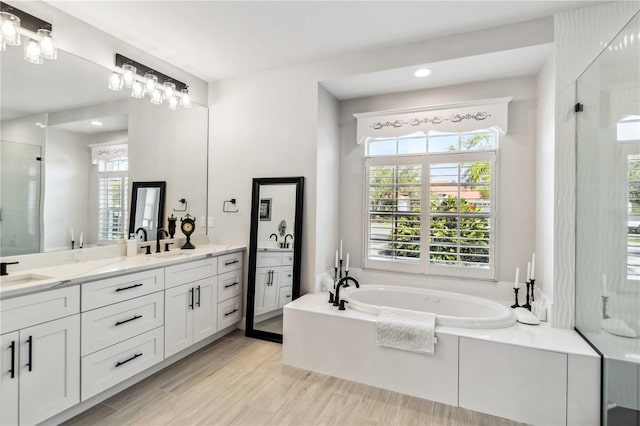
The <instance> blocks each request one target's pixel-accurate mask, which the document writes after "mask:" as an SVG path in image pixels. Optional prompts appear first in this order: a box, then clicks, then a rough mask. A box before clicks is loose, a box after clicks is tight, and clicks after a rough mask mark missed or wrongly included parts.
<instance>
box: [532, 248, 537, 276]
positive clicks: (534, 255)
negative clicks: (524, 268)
mask: <svg viewBox="0 0 640 426" xmlns="http://www.w3.org/2000/svg"><path fill="white" fill-rule="evenodd" d="M531 279H532V280H535V279H536V254H535V253H533V257H532V258H531Z"/></svg>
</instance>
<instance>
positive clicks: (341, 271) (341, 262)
mask: <svg viewBox="0 0 640 426" xmlns="http://www.w3.org/2000/svg"><path fill="white" fill-rule="evenodd" d="M339 275H340V276H339V278H340V279H342V259H340V274H339Z"/></svg>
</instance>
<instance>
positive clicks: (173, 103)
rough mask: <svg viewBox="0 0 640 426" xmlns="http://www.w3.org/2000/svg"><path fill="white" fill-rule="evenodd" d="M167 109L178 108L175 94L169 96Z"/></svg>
mask: <svg viewBox="0 0 640 426" xmlns="http://www.w3.org/2000/svg"><path fill="white" fill-rule="evenodd" d="M169 109H170V110H174V111H175V110H176V109H178V97H177V96H172V97H170V98H169Z"/></svg>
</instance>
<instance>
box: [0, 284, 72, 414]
mask: <svg viewBox="0 0 640 426" xmlns="http://www.w3.org/2000/svg"><path fill="white" fill-rule="evenodd" d="M79 301H80V289H79V288H78V286H74V287H68V288H64V289H59V290H51V291H45V292H42V293H37V294H32V295H27V296H20V297H16V298H12V299H5V300H3V301H2V305H1V306H2V307H1V308H0V310H1V311H2V312H1V314H2V318H3V319H4V318H7V319H8V320H7V321H6V323H5V322H4V321H3V325H2V331H3V332H6V333H4V334H2V336H0V340H1V344H2V346H1V348H2V351H1V352H0V365H1V366H2V371H1V375H0V408H1V409H0V424H2V425H13V424H20V425H27V424H36V423H40V422H42V421H44V420H46V419H48V418H49V417H52V416H54V415H56V414H58V413H60V412H62V411H64V410H65V409H67V408H69V407H71V406H73V405H75V404H77V403H78V402H80V364H79V363H78V360H79V358H80V316H79V315H78V312H79ZM69 313H71V315H69ZM9 318H10V320H9ZM43 318H44V319H46V321H45V322H43Z"/></svg>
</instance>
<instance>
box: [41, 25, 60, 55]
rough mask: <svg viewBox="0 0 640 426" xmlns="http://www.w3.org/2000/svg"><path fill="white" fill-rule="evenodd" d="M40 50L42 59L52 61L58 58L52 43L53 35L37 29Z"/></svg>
mask: <svg viewBox="0 0 640 426" xmlns="http://www.w3.org/2000/svg"><path fill="white" fill-rule="evenodd" d="M38 35H39V36H40V49H42V57H43V58H44V59H50V60H54V59H57V58H58V49H57V48H56V45H55V44H54V43H53V33H52V32H51V31H49V30H45V29H42V28H41V29H39V30H38Z"/></svg>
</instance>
